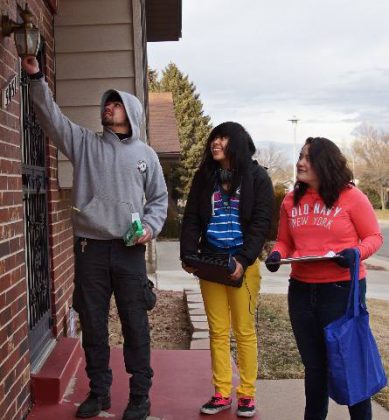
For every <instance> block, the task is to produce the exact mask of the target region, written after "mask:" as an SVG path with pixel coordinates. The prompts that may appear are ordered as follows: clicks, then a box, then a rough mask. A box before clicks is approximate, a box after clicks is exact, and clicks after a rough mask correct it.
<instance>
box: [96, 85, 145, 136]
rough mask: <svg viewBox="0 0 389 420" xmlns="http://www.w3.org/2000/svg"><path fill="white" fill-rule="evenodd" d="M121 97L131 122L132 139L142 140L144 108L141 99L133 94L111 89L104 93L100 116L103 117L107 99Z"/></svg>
mask: <svg viewBox="0 0 389 420" xmlns="http://www.w3.org/2000/svg"><path fill="white" fill-rule="evenodd" d="M115 94H117V95H119V96H120V98H121V100H122V102H123V105H124V108H125V110H126V113H127V117H128V120H129V121H130V125H131V130H132V135H131V137H130V139H139V138H140V129H141V126H142V123H143V118H144V114H143V107H142V104H141V103H140V101H139V99H138V98H137V97H136V96H134V95H131V93H128V92H123V91H121V90H116V89H109V90H107V91H106V92H104V94H103V96H102V98H101V104H100V114H101V115H103V112H104V105H105V103H106V102H107V99H108V98H109V97H110V96H111V95H115Z"/></svg>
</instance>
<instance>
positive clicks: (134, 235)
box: [123, 213, 144, 246]
mask: <svg viewBox="0 0 389 420" xmlns="http://www.w3.org/2000/svg"><path fill="white" fill-rule="evenodd" d="M131 220H132V221H131V224H130V226H129V227H128V230H127V232H126V233H125V234H124V236H123V241H124V244H125V245H126V246H133V245H135V242H136V240H137V239H138V238H140V237H141V236H143V235H144V229H143V226H142V222H141V221H140V218H139V213H132V214H131Z"/></svg>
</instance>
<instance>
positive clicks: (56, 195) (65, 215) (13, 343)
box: [0, 0, 73, 420]
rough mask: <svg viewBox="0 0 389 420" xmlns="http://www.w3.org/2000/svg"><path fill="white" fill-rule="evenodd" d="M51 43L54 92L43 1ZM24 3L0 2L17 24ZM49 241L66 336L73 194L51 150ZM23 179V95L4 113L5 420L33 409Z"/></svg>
mask: <svg viewBox="0 0 389 420" xmlns="http://www.w3.org/2000/svg"><path fill="white" fill-rule="evenodd" d="M28 3H29V7H30V9H31V11H32V13H33V14H34V16H35V17H36V24H37V26H38V27H39V29H40V31H41V34H42V36H43V37H44V39H45V43H46V45H45V50H46V68H45V73H46V76H47V80H48V82H49V84H50V87H51V88H52V89H53V88H54V77H55V75H54V36H53V35H54V34H53V16H52V14H51V12H50V10H49V8H48V6H47V4H46V2H45V1H43V0H29V2H28ZM17 5H19V6H21V7H23V6H24V1H22V0H20V1H19V0H7V1H5V0H0V6H1V10H2V12H7V13H8V15H9V16H10V18H12V19H14V20H16V14H17ZM18 60H19V58H18V57H17V54H16V49H15V45H14V41H13V36H11V37H7V38H3V37H2V36H1V35H0V87H1V88H3V87H4V86H5V85H6V83H7V81H8V80H9V78H10V77H12V76H13V75H14V74H16V73H17V71H18V68H19V67H18ZM47 167H48V173H47V176H48V179H49V193H48V201H49V206H48V207H49V241H50V267H51V298H52V316H53V334H54V336H55V337H57V336H60V335H66V332H67V318H68V312H69V306H70V304H71V293H72V287H73V286H72V283H73V239H72V229H71V223H70V192H64V191H59V190H58V184H57V150H56V149H55V147H54V146H52V145H51V144H50V143H49V142H48V145H47ZM22 199H23V193H22V178H21V137H20V97H19V92H18V93H17V95H16V96H15V97H14V98H13V99H12V103H11V104H10V105H9V106H8V107H7V109H4V110H3V109H0V418H1V419H2V420H8V419H19V418H22V417H23V416H25V415H26V414H27V412H28V410H29V408H30V405H31V403H30V373H31V372H30V370H31V366H30V355H29V344H28V321H27V309H26V308H27V285H26V277H25V249H24V247H25V242H24V231H23V230H24V220H23V217H24V213H23V200H22Z"/></svg>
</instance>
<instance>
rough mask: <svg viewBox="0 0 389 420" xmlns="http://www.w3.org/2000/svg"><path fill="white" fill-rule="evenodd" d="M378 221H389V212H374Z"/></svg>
mask: <svg viewBox="0 0 389 420" xmlns="http://www.w3.org/2000/svg"><path fill="white" fill-rule="evenodd" d="M374 211H375V214H376V215H377V219H378V220H389V210H374Z"/></svg>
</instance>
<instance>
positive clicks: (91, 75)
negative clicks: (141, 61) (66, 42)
mask: <svg viewBox="0 0 389 420" xmlns="http://www.w3.org/2000/svg"><path fill="white" fill-rule="evenodd" d="M116 77H128V78H133V77H134V59H133V55H132V54H129V51H105V52H95V51H90V52H87V53H85V52H82V53H66V54H61V53H59V54H58V55H57V80H71V79H77V80H78V79H102V78H104V79H108V80H110V79H114V78H116ZM112 87H115V86H112Z"/></svg>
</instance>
